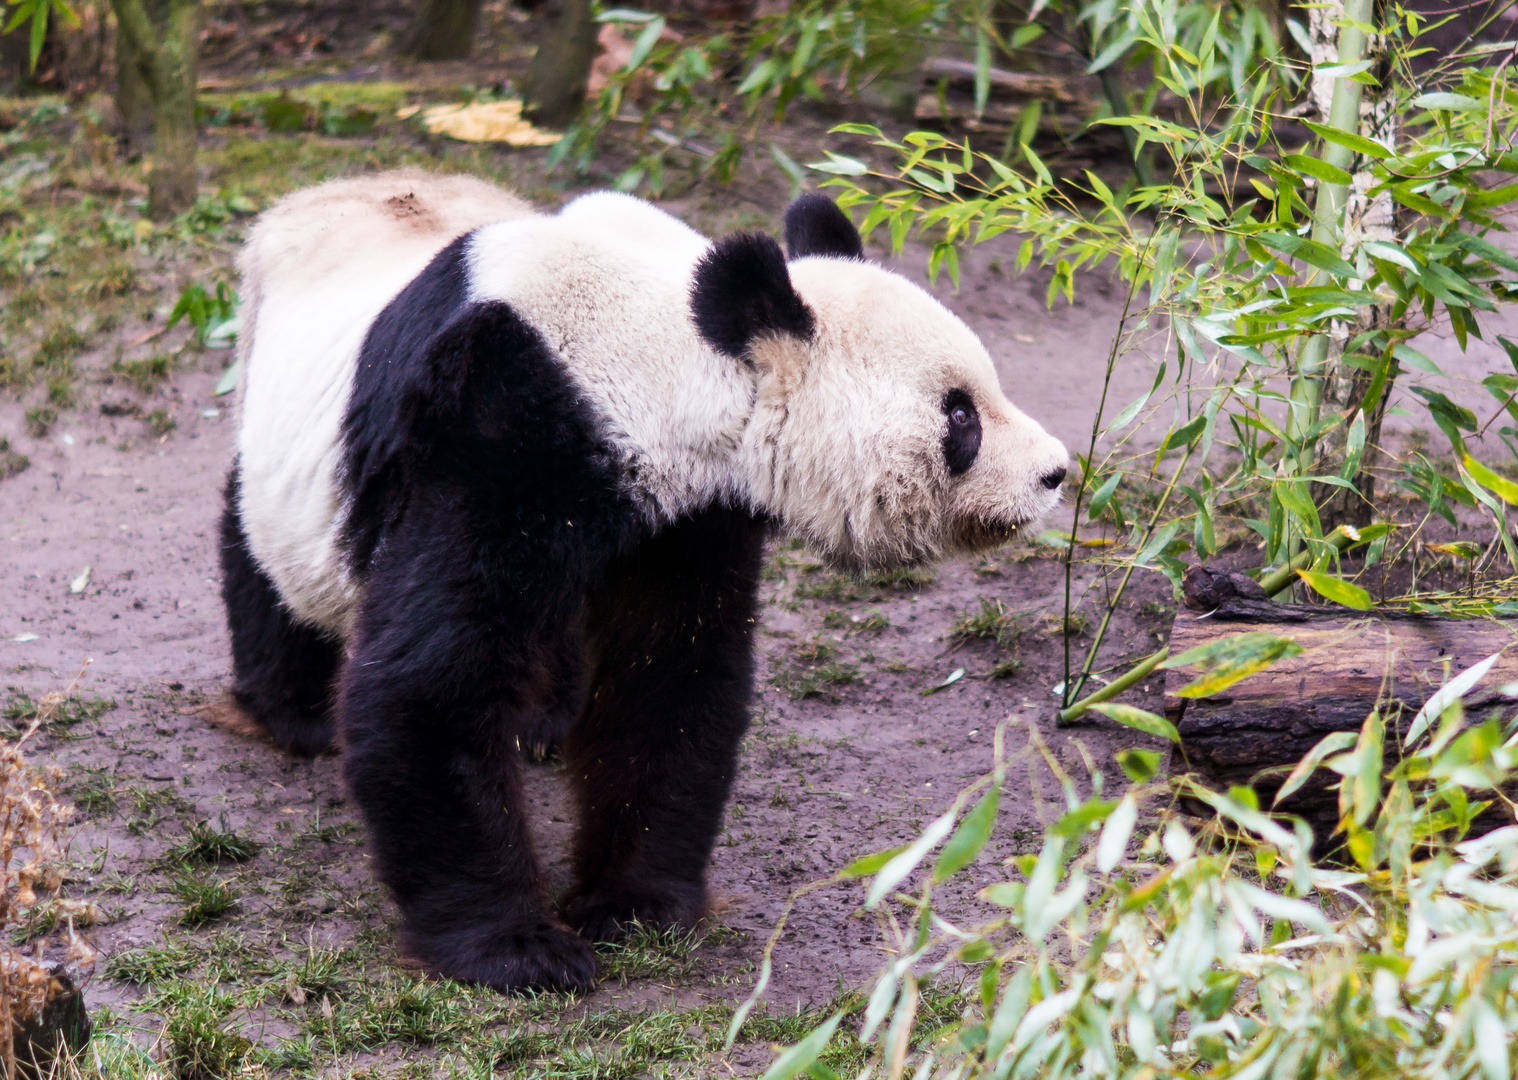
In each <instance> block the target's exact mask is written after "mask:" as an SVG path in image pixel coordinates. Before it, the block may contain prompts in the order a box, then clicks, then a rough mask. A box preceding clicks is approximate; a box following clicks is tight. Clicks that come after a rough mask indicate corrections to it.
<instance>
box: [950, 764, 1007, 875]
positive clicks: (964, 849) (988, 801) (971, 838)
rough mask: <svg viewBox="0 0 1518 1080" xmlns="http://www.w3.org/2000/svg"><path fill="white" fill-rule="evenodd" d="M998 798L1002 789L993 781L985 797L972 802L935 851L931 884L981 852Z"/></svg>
mask: <svg viewBox="0 0 1518 1080" xmlns="http://www.w3.org/2000/svg"><path fill="white" fill-rule="evenodd" d="M1000 798H1001V790H1000V789H999V788H998V787H997V786H996V785H994V784H993V785H992V786H991V790H990V791H988V792H986V794H985V797H984V798H982V799H981V800H980V802H978V803H976V804H975V809H974V810H971V811H970V812H969V813H968V814H966V815H965V819H964V820H963V821H961V822H960V823H959V828H957V829H955V830H954V835H953V836H951V837H949V842H948V843H947V844H945V845H944V846H943V850H942V851H941V852H939V853H938V862H937V864H936V865H935V866H934V867H933V884H935V885H937V884H938V883H939V882H940V881H944V880H945V879H947V878H950V877H953V876H954V875H955V874H957V873H959V871H961V870H963V869H964V868H965V866H967V865H968V864H969V862H970V860H971V859H973V858H975V856H977V855H979V854H980V852H981V849H982V848H984V847H985V846H986V841H988V840H990V839H991V827H992V826H993V825H995V824H996V807H997V804H998V802H999V801H1000Z"/></svg>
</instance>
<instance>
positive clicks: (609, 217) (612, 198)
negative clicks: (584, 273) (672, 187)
mask: <svg viewBox="0 0 1518 1080" xmlns="http://www.w3.org/2000/svg"><path fill="white" fill-rule="evenodd" d="M559 220H560V221H561V222H563V223H564V225H566V226H568V227H569V228H571V229H573V230H574V231H575V232H577V233H585V234H587V235H591V236H594V237H596V238H598V239H600V240H602V241H608V240H611V241H617V242H621V243H626V244H631V245H633V246H635V247H638V248H640V249H643V250H644V251H650V250H652V251H661V252H664V253H667V254H670V255H676V254H681V255H688V256H689V258H690V260H691V261H692V262H694V261H695V260H696V259H698V258H700V257H701V254H702V252H704V251H705V250H706V248H707V245H708V241H707V238H706V237H704V236H702V235H701V234H700V233H698V232H697V231H696V230H695V229H692V228H691V227H690V226H689V225H687V224H685V222H683V221H681V220H680V219H679V218H676V217H674V216H673V215H670V214H667V213H665V212H664V211H663V210H660V209H659V208H658V207H656V206H653V205H651V204H649V203H647V202H644V201H643V200H642V199H639V198H637V197H635V196H632V195H624V194H622V193H621V192H616V191H596V192H592V193H591V194H589V195H581V196H580V197H579V198H577V199H575V200H574V201H573V202H571V203H569V204H568V205H567V206H565V207H564V209H563V210H561V211H559Z"/></svg>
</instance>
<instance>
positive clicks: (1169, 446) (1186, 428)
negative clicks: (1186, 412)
mask: <svg viewBox="0 0 1518 1080" xmlns="http://www.w3.org/2000/svg"><path fill="white" fill-rule="evenodd" d="M1206 426H1207V417H1206V416H1205V415H1198V416H1196V417H1195V418H1193V419H1192V420H1191V421H1190V422H1189V423H1186V424H1182V425H1181V426H1180V427H1178V428H1176V429H1175V430H1174V431H1172V432H1171V433H1170V434H1169V435H1166V436H1165V441H1164V442H1163V443H1161V444H1160V452H1161V453H1164V452H1165V451H1166V450H1174V449H1175V448H1176V447H1178V446H1190V445H1191V444H1192V443H1194V442H1196V440H1197V437H1198V436H1200V435H1201V434H1202V429H1203V428H1204V427H1206Z"/></svg>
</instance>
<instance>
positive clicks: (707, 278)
mask: <svg viewBox="0 0 1518 1080" xmlns="http://www.w3.org/2000/svg"><path fill="white" fill-rule="evenodd" d="M690 306H691V315H692V316H693V317H694V319H695V321H696V329H697V330H699V331H700V332H701V336H702V337H703V338H705V339H706V341H707V342H708V343H709V344H710V345H711V346H712V347H713V348H715V349H717V350H719V351H721V352H724V353H726V354H727V355H728V356H731V357H734V358H736V359H744V358H745V353H746V352H747V350H748V347H749V344H750V343H751V342H752V341H753V340H754V339H755V338H758V337H763V336H766V335H776V334H788V335H790V336H792V337H797V338H801V339H803V340H809V339H810V338H811V336H812V330H813V328H814V326H815V320H814V319H813V317H812V309H811V308H809V307H807V306H806V304H805V302H803V301H802V299H801V297H800V296H798V295H796V290H795V288H793V287H792V285H791V275H790V271H789V270H787V269H786V265H785V255H784V254H783V253H782V252H781V250H780V245H779V244H777V243H775V241H774V240H772V239H770V238H769V237H768V236H765V235H763V234H761V233H734V234H733V235H732V236H725V237H723V238H722V239H721V240H718V241H717V242H716V243H715V244H713V245H712V248H711V250H710V251H708V252H707V253H706V254H705V255H704V256H703V257H702V259H701V261H700V262H699V263H698V264H696V276H695V280H694V282H693V283H692V285H691V296H690Z"/></svg>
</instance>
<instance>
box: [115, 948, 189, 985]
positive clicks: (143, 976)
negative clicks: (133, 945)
mask: <svg viewBox="0 0 1518 1080" xmlns="http://www.w3.org/2000/svg"><path fill="white" fill-rule="evenodd" d="M199 963H200V957H199V956H198V955H197V954H196V953H195V952H194V951H192V950H190V949H187V948H185V946H183V945H181V944H169V945H166V946H164V947H163V948H161V949H157V948H151V947H150V948H144V949H133V950H131V951H130V952H124V953H117V954H116V955H115V956H113V957H111V959H110V961H109V962H107V964H106V965H105V976H106V978H108V979H115V980H117V981H118V982H124V983H131V984H132V985H133V986H146V985H148V984H149V983H162V982H168V981H170V980H171V979H176V978H178V977H179V976H181V975H188V974H189V973H190V972H192V971H194V970H195V968H196V967H197V966H198V965H199Z"/></svg>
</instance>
